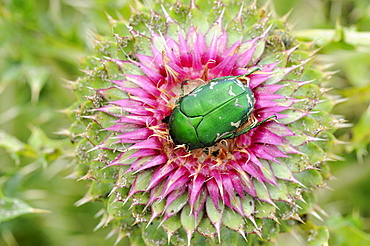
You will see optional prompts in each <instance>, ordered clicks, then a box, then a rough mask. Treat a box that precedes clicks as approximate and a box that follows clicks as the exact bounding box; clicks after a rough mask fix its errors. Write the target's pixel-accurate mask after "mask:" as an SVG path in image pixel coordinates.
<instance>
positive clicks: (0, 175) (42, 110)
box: [0, 0, 370, 246]
mask: <svg viewBox="0 0 370 246" xmlns="http://www.w3.org/2000/svg"><path fill="white" fill-rule="evenodd" d="M146 2H147V3H148V4H150V2H151V1H146ZM257 2H258V4H259V5H261V6H262V5H263V4H264V2H265V1H257ZM272 3H273V4H274V5H275V8H276V11H277V13H278V15H280V16H283V15H285V14H286V13H288V12H289V11H291V14H290V18H289V22H290V24H292V30H293V32H295V33H296V34H297V35H298V36H299V37H302V38H308V39H313V40H315V41H316V42H319V43H321V44H323V45H324V46H323V48H322V49H321V50H320V51H319V55H318V56H317V58H316V59H320V61H321V62H324V63H325V64H328V65H332V67H331V68H330V69H331V70H333V71H338V72H337V73H336V74H335V75H333V78H332V80H331V81H330V84H328V85H327V87H330V88H333V89H332V93H333V94H339V95H341V96H342V97H344V98H347V99H348V100H347V101H345V102H343V103H341V104H339V105H338V106H336V108H335V114H340V115H344V116H345V118H346V119H348V121H349V122H350V123H351V124H352V125H353V127H350V128H345V129H341V130H340V131H338V132H337V137H339V139H340V140H342V141H345V142H346V144H345V145H343V146H342V147H339V148H338V150H337V154H338V155H339V156H341V157H342V160H341V161H337V162H331V163H330V166H331V169H332V173H333V175H334V176H335V177H336V179H334V180H332V181H330V182H329V183H328V186H329V187H331V188H332V190H329V189H325V190H321V191H319V192H318V202H319V204H320V206H321V207H322V208H323V209H324V210H325V211H326V213H327V214H328V215H327V216H323V217H322V218H323V221H322V222H320V221H318V223H322V224H326V225H328V227H329V230H330V233H331V235H330V245H370V236H369V235H370V234H369V233H370V220H369V218H370V157H369V156H368V155H366V154H367V152H368V151H369V142H370V130H369V129H370V127H368V126H367V125H368V124H369V122H370V109H369V102H370V79H369V78H370V39H369V35H370V33H369V31H370V4H369V1H368V0H297V1H291V0H273V1H272ZM137 4H138V3H136V2H135V1H125V0H115V1H113V0H73V1H72V0H40V1H35V0H1V1H0V147H1V148H0V160H1V162H0V245H11V246H13V245H22V246H23V245H53V246H54V245H113V244H114V241H115V237H114V236H113V237H110V238H107V234H108V233H109V231H110V230H109V228H103V229H99V230H97V231H94V227H95V226H96V225H97V224H98V223H99V218H95V217H94V216H95V215H96V214H98V212H99V210H100V209H101V206H100V204H99V203H89V204H85V205H82V206H79V207H77V206H75V205H74V204H75V203H76V202H77V201H78V200H79V199H81V198H82V197H83V196H84V194H85V192H86V183H84V182H83V181H80V182H76V180H75V177H71V174H72V171H73V165H74V163H73V162H71V161H70V160H69V159H67V158H66V159H63V158H60V155H61V152H62V151H64V150H65V149H66V147H65V146H67V145H68V141H69V140H68V139H67V138H66V137H64V136H63V134H62V133H61V132H62V131H63V129H64V128H68V125H69V124H70V123H71V122H70V121H69V119H68V118H67V117H66V115H65V114H63V113H62V111H63V109H65V108H67V107H68V106H70V105H71V104H72V103H73V102H74V95H73V93H72V92H71V91H70V90H69V89H68V81H73V80H75V79H77V78H78V76H80V75H82V72H81V71H80V70H79V69H80V65H79V59H80V58H82V57H84V56H88V55H91V54H93V53H94V52H93V39H94V37H95V35H96V34H99V35H111V32H110V27H109V21H108V18H107V14H109V15H111V16H113V17H115V18H117V17H120V16H122V17H124V18H129V16H130V7H129V5H133V6H135V5H137ZM312 29H314V30H312ZM317 29H323V30H321V31H318V30H317ZM334 30H336V31H335V32H334ZM359 32H361V33H362V34H364V35H365V36H364V37H361V36H360V35H361V33H359ZM366 38H367V39H366ZM72 176H73V175H72ZM9 204H12V206H16V207H17V209H16V211H17V212H16V213H14V214H5V213H3V214H1V211H5V210H1V209H2V208H1V206H9ZM32 208H37V209H42V210H33V209H32ZM35 212H37V213H35ZM22 214H24V215H22ZM19 215H22V216H19ZM9 218H12V219H10V220H9ZM1 221H2V222H1ZM279 242H280V245H299V244H302V245H305V244H304V243H300V242H299V241H297V239H295V238H294V237H293V236H291V235H282V236H281V237H280V239H279Z"/></svg>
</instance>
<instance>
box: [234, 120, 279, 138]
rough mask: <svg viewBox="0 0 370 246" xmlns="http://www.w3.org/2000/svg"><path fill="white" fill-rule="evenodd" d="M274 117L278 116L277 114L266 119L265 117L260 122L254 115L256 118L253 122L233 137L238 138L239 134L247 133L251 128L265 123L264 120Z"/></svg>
mask: <svg viewBox="0 0 370 246" xmlns="http://www.w3.org/2000/svg"><path fill="white" fill-rule="evenodd" d="M253 117H254V116H253ZM272 118H276V115H273V116H270V117H268V118H266V119H264V120H263V121H260V122H258V121H257V119H256V118H255V117H254V120H253V122H252V124H250V125H249V126H247V127H245V128H243V129H241V130H240V131H237V132H235V133H234V135H233V137H232V138H236V137H238V136H240V135H242V134H244V133H247V132H249V131H250V130H252V129H253V128H256V127H257V126H259V125H261V124H262V123H264V122H266V121H268V120H270V119H272Z"/></svg>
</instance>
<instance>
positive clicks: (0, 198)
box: [0, 190, 50, 222]
mask: <svg viewBox="0 0 370 246" xmlns="http://www.w3.org/2000/svg"><path fill="white" fill-rule="evenodd" d="M31 213H50V211H48V210H43V209H36V208H33V207H31V206H30V205H28V204H27V203H26V202H24V201H22V200H20V199H17V198H8V197H5V196H4V195H3V194H2V192H1V190H0V222H3V221H7V220H11V219H14V218H16V217H18V216H21V215H24V214H31Z"/></svg>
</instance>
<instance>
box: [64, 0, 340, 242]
mask: <svg viewBox="0 0 370 246" xmlns="http://www.w3.org/2000/svg"><path fill="white" fill-rule="evenodd" d="M206 2H207V1H198V2H197V3H195V1H191V2H190V4H189V6H187V5H185V4H182V3H180V2H179V1H177V2H176V3H174V4H173V5H169V4H165V3H163V4H161V5H160V4H154V5H153V6H152V7H151V8H148V9H146V7H143V6H139V7H140V8H141V10H140V11H138V10H133V15H132V18H131V19H130V20H129V21H125V20H118V21H117V20H113V19H112V20H111V24H112V27H113V30H114V32H115V33H114V38H115V39H114V40H111V39H107V38H103V37H98V38H97V40H96V50H97V53H98V54H97V56H96V57H94V58H89V59H86V61H85V63H86V64H88V65H87V66H86V68H85V69H84V71H85V73H86V76H85V77H83V78H80V79H78V80H77V81H76V82H74V83H72V86H73V88H74V90H75V91H76V94H77V97H78V99H79V102H78V103H76V105H75V106H74V107H73V113H74V115H75V117H76V122H75V124H74V125H73V126H72V127H71V138H72V140H73V141H74V142H75V144H76V155H77V157H78V159H79V162H80V163H81V165H79V169H78V170H77V171H78V175H83V179H87V180H91V182H90V183H91V186H90V190H89V192H88V194H87V195H86V196H85V197H84V198H83V199H82V200H81V201H80V202H79V204H82V203H85V202H88V201H91V200H101V201H103V203H104V204H105V209H103V210H102V213H103V220H102V222H101V226H102V225H106V224H108V223H111V224H113V228H114V232H117V233H118V234H119V240H121V239H122V240H129V241H130V240H131V241H130V242H131V243H134V242H137V243H138V242H139V241H140V242H143V243H145V244H146V245H153V244H155V245H162V244H163V245H165V244H167V241H168V242H171V243H172V244H174V245H182V244H185V245H190V244H192V243H200V242H205V241H204V240H208V239H207V238H210V239H212V240H211V241H207V242H214V243H225V241H226V242H227V240H231V238H233V240H234V239H235V238H238V234H239V237H241V238H244V239H247V240H252V241H253V240H256V242H257V241H270V240H274V238H276V236H277V235H278V234H279V232H284V231H286V230H288V228H290V227H291V226H292V225H294V224H300V223H302V222H305V221H306V220H308V219H309V217H310V216H312V215H316V214H317V211H316V210H315V209H314V205H315V201H314V196H313V194H312V191H313V190H314V189H316V188H318V187H325V180H326V179H328V178H329V177H330V173H329V171H328V169H327V164H326V161H328V160H332V159H335V155H333V154H331V153H330V152H329V150H330V149H331V148H332V147H333V146H334V145H336V144H337V143H338V141H337V140H336V139H335V137H334V135H333V132H334V130H335V129H337V128H339V127H341V126H342V120H340V117H336V116H333V115H331V114H330V111H331V109H332V107H333V106H334V105H335V104H336V103H337V102H338V99H336V98H335V97H333V96H330V95H328V94H326V92H327V89H325V88H324V87H323V85H324V83H325V80H326V79H327V78H328V77H329V76H330V73H329V72H324V71H322V70H321V68H320V65H319V64H316V63H315V62H314V61H312V57H313V55H314V53H315V50H314V49H315V47H314V46H313V44H309V43H304V42H300V41H298V40H296V39H295V38H294V37H293V36H292V35H291V34H290V33H289V32H288V30H287V29H286V27H285V23H284V21H283V20H279V19H277V20H276V19H274V20H272V18H271V16H270V15H269V14H268V12H267V10H266V9H264V8H257V6H256V4H255V2H254V3H252V4H250V5H248V4H245V3H243V1H240V2H238V3H236V4H233V5H231V4H230V5H229V4H226V3H223V2H221V1H216V2H215V3H214V4H213V5H208V4H207V3H206ZM256 68H258V69H259V70H258V71H256V72H254V73H251V74H250V75H248V84H249V87H250V89H251V90H252V92H253V94H254V97H255V105H254V112H253V118H255V119H257V120H258V121H263V120H264V119H266V118H268V117H271V116H273V115H275V116H276V119H275V120H268V121H266V122H264V123H262V124H261V125H259V126H258V127H256V128H254V129H252V130H250V131H248V132H247V133H245V134H243V135H240V136H238V137H236V138H233V139H225V140H222V141H220V142H217V143H215V145H214V146H211V147H207V148H199V149H194V150H188V148H187V146H186V145H176V144H175V143H174V142H173V140H172V139H171V136H170V134H169V125H168V120H167V118H168V116H169V115H170V114H171V112H172V110H173V108H174V107H175V105H176V101H177V100H178V99H179V98H180V97H182V96H184V95H186V94H187V93H189V92H190V91H192V90H193V89H194V88H196V87H197V86H199V85H202V84H205V83H208V82H209V81H210V80H211V79H214V78H219V77H224V76H236V75H243V74H248V73H249V72H251V71H253V70H255V69H256ZM184 81H187V83H186V85H185V88H184V90H183V87H184ZM251 118H252V117H251ZM249 123H250V122H249ZM247 124H248V122H247ZM312 228H314V227H312ZM312 228H310V229H312ZM315 228H316V227H315ZM315 228H314V229H315ZM316 229H317V228H316ZM316 229H315V230H316ZM307 230H308V229H307ZM318 230H319V229H317V231H318ZM136 234H140V236H139V238H140V239H137V238H136V239H135V236H134V235H136ZM252 234H256V235H257V236H253V235H252ZM318 235H319V234H318ZM163 238H165V240H163ZM244 239H243V240H244ZM236 240H238V239H236Z"/></svg>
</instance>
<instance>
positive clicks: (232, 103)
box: [168, 69, 275, 150]
mask: <svg viewBox="0 0 370 246" xmlns="http://www.w3.org/2000/svg"><path fill="white" fill-rule="evenodd" d="M256 70H257V69H256ZM256 70H253V71H252V72H251V73H253V72H254V71H256ZM251 73H248V74H245V75H241V76H226V77H219V78H215V79H212V80H211V81H210V82H209V83H207V84H204V85H200V86H198V87H197V88H195V89H194V90H193V91H192V92H190V93H189V94H188V95H186V96H184V97H181V98H180V99H179V100H178V101H177V105H176V107H175V108H174V109H173V111H172V113H171V115H170V117H169V120H168V125H169V132H170V135H171V137H172V140H173V141H174V143H175V144H177V145H181V144H185V145H187V146H188V149H189V150H193V149H197V148H204V147H209V146H212V145H214V144H215V143H217V142H218V141H220V140H222V139H228V138H235V137H237V136H240V135H241V134H244V133H246V132H248V131H249V130H251V129H253V128H255V127H257V126H258V125H260V124H262V123H263V122H265V121H266V120H268V119H270V118H273V117H275V116H272V117H269V118H267V119H265V120H263V121H261V122H258V121H256V120H255V121H253V123H252V124H251V125H249V126H247V127H244V128H243V127H241V126H242V125H243V124H244V123H245V122H246V121H247V120H248V119H249V117H250V116H251V115H252V113H253V110H254V104H255V98H254V95H253V92H252V90H251V89H250V88H249V85H248V84H249V83H248V82H249V78H248V77H247V75H249V74H251ZM242 81H245V82H247V83H243V82H242Z"/></svg>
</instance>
